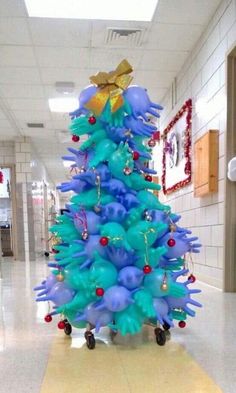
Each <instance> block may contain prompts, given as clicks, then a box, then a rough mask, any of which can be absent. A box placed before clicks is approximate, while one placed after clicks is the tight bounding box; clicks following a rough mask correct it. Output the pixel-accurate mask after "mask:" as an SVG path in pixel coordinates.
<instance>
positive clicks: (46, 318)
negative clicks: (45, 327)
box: [44, 314, 52, 323]
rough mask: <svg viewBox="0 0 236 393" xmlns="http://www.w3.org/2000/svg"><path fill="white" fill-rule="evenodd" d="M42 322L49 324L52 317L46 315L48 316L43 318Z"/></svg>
mask: <svg viewBox="0 0 236 393" xmlns="http://www.w3.org/2000/svg"><path fill="white" fill-rule="evenodd" d="M44 321H45V322H48V323H49V322H51V321H52V316H51V315H50V314H48V315H46V316H45V317H44Z"/></svg>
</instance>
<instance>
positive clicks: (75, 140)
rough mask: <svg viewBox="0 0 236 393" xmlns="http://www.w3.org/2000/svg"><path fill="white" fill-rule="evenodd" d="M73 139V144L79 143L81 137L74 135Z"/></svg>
mask: <svg viewBox="0 0 236 393" xmlns="http://www.w3.org/2000/svg"><path fill="white" fill-rule="evenodd" d="M71 139H72V141H73V142H79V140H80V137H79V136H78V135H72V138H71Z"/></svg>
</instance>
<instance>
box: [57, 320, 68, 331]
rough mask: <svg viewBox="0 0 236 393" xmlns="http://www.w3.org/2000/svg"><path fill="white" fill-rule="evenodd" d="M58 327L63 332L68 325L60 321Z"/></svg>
mask: <svg viewBox="0 0 236 393" xmlns="http://www.w3.org/2000/svg"><path fill="white" fill-rule="evenodd" d="M57 327H58V329H61V330H63V329H65V327H66V324H65V322H64V321H59V322H58V324H57Z"/></svg>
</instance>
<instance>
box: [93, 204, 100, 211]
mask: <svg viewBox="0 0 236 393" xmlns="http://www.w3.org/2000/svg"><path fill="white" fill-rule="evenodd" d="M93 210H94V211H95V213H100V211H101V210H102V208H101V206H99V205H95V206H94V207H93Z"/></svg>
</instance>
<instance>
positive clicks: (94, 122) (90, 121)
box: [88, 116, 97, 125]
mask: <svg viewBox="0 0 236 393" xmlns="http://www.w3.org/2000/svg"><path fill="white" fill-rule="evenodd" d="M96 121H97V119H96V117H95V116H90V117H89V118H88V122H89V124H91V125H93V124H96Z"/></svg>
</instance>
